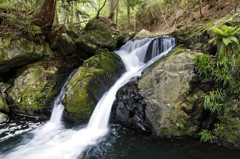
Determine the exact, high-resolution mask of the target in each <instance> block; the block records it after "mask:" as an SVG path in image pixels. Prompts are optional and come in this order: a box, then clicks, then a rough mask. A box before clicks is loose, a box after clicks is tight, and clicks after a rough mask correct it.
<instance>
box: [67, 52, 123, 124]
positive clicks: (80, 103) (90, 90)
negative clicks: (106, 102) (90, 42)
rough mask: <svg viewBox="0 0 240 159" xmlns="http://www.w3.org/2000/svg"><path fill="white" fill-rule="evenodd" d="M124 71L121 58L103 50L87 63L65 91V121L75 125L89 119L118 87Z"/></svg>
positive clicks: (73, 77)
mask: <svg viewBox="0 0 240 159" xmlns="http://www.w3.org/2000/svg"><path fill="white" fill-rule="evenodd" d="M123 71H124V65H123V63H122V60H121V58H120V57H119V56H118V55H117V54H115V53H114V52H109V51H107V50H101V52H99V54H97V55H95V56H93V57H91V58H90V59H88V60H86V61H84V63H83V65H82V66H81V67H79V68H78V69H77V70H76V71H75V73H74V74H73V75H72V77H71V79H70V80H69V81H68V83H67V85H66V87H65V92H66V96H65V98H64V100H63V103H64V105H65V107H66V112H67V113H65V117H66V118H67V119H69V120H72V121H85V120H87V119H89V117H90V115H91V114H92V112H93V110H94V107H95V105H96V104H97V102H98V101H99V100H100V98H101V96H102V95H103V93H104V92H106V91H107V90H108V89H109V88H110V87H111V86H112V85H113V84H114V82H115V81H116V80H117V79H118V78H119V76H120V75H121V74H122V73H123Z"/></svg>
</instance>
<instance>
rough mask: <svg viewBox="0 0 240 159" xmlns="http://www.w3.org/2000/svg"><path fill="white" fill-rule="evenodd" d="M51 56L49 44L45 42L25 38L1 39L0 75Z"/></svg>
mask: <svg viewBox="0 0 240 159" xmlns="http://www.w3.org/2000/svg"><path fill="white" fill-rule="evenodd" d="M51 54H52V51H51V49H50V47H49V45H48V43H46V42H45V41H43V40H40V41H39V42H34V41H31V40H28V39H27V38H23V37H14V38H13V37H11V36H9V37H8V38H4V37H2V38H0V73H6V72H8V71H10V70H11V69H12V68H15V67H20V66H23V65H26V64H29V63H32V62H33V61H36V60H39V59H40V58H41V57H43V56H49V55H51Z"/></svg>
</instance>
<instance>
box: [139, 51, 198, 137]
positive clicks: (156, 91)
mask: <svg viewBox="0 0 240 159" xmlns="http://www.w3.org/2000/svg"><path fill="white" fill-rule="evenodd" d="M198 54H199V53H195V52H190V51H187V50H183V51H181V52H180V53H178V54H173V55H171V56H170V57H168V58H167V59H165V60H164V61H163V62H161V63H160V64H158V65H157V66H155V67H154V68H153V69H152V70H151V71H150V72H149V73H147V74H146V75H144V76H143V77H142V78H141V79H140V80H139V85H138V88H139V90H140V94H141V95H142V96H143V97H144V99H145V101H146V103H147V106H146V110H145V113H146V118H147V119H146V120H148V122H149V123H150V125H151V126H152V129H153V133H154V135H156V136H160V137H169V138H170V137H178V136H184V135H188V134H190V133H191V132H193V131H194V130H195V129H196V127H195V126H194V125H193V123H191V121H188V119H189V116H188V115H187V114H186V113H185V112H184V111H183V110H182V109H181V108H182V107H184V106H186V104H185V103H184V101H185V98H186V97H187V95H188V93H189V90H190V82H191V80H192V79H193V77H194V72H193V69H194V64H193V59H194V57H195V56H196V55H198Z"/></svg>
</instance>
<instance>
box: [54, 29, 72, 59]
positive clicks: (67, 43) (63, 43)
mask: <svg viewBox="0 0 240 159" xmlns="http://www.w3.org/2000/svg"><path fill="white" fill-rule="evenodd" d="M50 45H51V48H52V49H54V50H56V51H57V52H59V53H60V54H61V55H71V54H72V53H73V51H74V50H75V45H74V42H73V39H72V38H71V37H70V36H69V35H68V34H67V33H61V34H57V35H55V36H54V37H52V38H51V39H50Z"/></svg>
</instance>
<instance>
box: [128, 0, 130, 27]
mask: <svg viewBox="0 0 240 159" xmlns="http://www.w3.org/2000/svg"><path fill="white" fill-rule="evenodd" d="M129 26H130V0H127V29H129Z"/></svg>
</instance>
